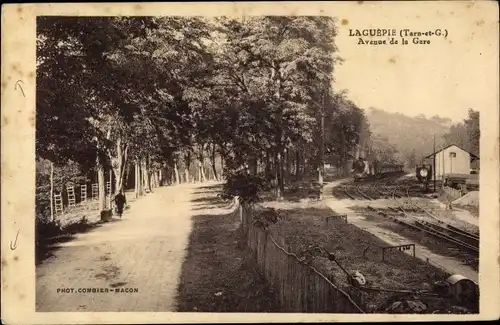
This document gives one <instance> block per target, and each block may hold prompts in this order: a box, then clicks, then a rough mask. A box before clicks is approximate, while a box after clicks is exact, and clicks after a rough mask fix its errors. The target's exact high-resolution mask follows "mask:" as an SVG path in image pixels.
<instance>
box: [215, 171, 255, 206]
mask: <svg viewBox="0 0 500 325" xmlns="http://www.w3.org/2000/svg"><path fill="white" fill-rule="evenodd" d="M263 188H264V180H263V179H262V178H261V177H258V176H254V175H250V174H248V173H246V172H244V171H239V172H235V173H234V174H232V175H230V176H229V177H228V179H227V182H226V183H225V184H224V187H223V190H222V198H224V199H232V198H234V197H239V198H240V201H241V203H243V204H255V203H257V202H259V201H260V200H261V198H260V197H259V192H260V191H262V190H263Z"/></svg>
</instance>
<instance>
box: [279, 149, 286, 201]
mask: <svg viewBox="0 0 500 325" xmlns="http://www.w3.org/2000/svg"><path fill="white" fill-rule="evenodd" d="M283 156H284V151H283V150H282V151H281V152H280V153H279V154H278V168H279V178H278V186H279V189H280V193H281V196H280V198H282V197H283V194H284V193H285V182H284V177H283V176H284V169H285V162H284V161H283Z"/></svg>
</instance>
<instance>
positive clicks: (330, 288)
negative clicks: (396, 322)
mask: <svg viewBox="0 0 500 325" xmlns="http://www.w3.org/2000/svg"><path fill="white" fill-rule="evenodd" d="M236 213H238V214H239V217H240V220H241V226H242V227H241V229H242V234H243V239H244V240H245V242H246V245H247V247H248V249H249V250H250V251H251V252H252V254H253V257H254V258H255V260H256V262H257V265H258V267H259V268H260V269H261V270H262V272H263V274H264V276H265V278H266V280H267V281H268V282H269V283H270V285H271V286H272V287H273V288H274V289H275V290H276V292H277V295H278V298H279V302H280V304H281V307H282V310H283V312H306V313H364V311H363V309H362V308H361V307H360V305H363V304H362V293H361V292H360V291H357V290H356V291H355V290H350V289H349V290H347V289H341V288H339V287H338V286H337V285H336V284H335V283H334V282H333V279H331V278H329V277H328V276H326V275H324V274H322V273H321V272H319V271H318V270H317V269H316V268H314V267H313V266H311V265H309V264H306V263H303V262H302V261H301V260H299V258H298V257H297V256H296V255H295V254H293V253H290V252H288V251H287V250H286V249H285V248H284V246H286V245H285V243H284V240H283V239H282V238H276V239H275V238H273V237H272V236H271V235H270V234H269V233H268V232H267V231H265V230H264V229H261V228H258V227H256V226H254V225H253V224H252V220H253V214H252V210H251V209H250V208H248V207H242V206H240V205H238V206H237V210H236ZM279 242H281V243H279Z"/></svg>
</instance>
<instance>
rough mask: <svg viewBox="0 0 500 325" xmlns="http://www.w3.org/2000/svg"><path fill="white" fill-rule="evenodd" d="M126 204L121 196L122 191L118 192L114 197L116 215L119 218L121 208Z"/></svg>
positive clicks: (125, 200)
mask: <svg viewBox="0 0 500 325" xmlns="http://www.w3.org/2000/svg"><path fill="white" fill-rule="evenodd" d="M126 203H127V198H126V197H125V195H124V194H123V190H120V192H118V194H116V196H115V205H116V213H117V214H118V215H119V216H120V218H121V217H122V214H123V207H124V206H125V204H126Z"/></svg>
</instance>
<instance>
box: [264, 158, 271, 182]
mask: <svg viewBox="0 0 500 325" xmlns="http://www.w3.org/2000/svg"><path fill="white" fill-rule="evenodd" d="M264 163H265V175H266V179H268V180H269V179H270V176H271V175H272V166H271V155H270V153H269V151H266V156H265V162H264Z"/></svg>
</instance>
